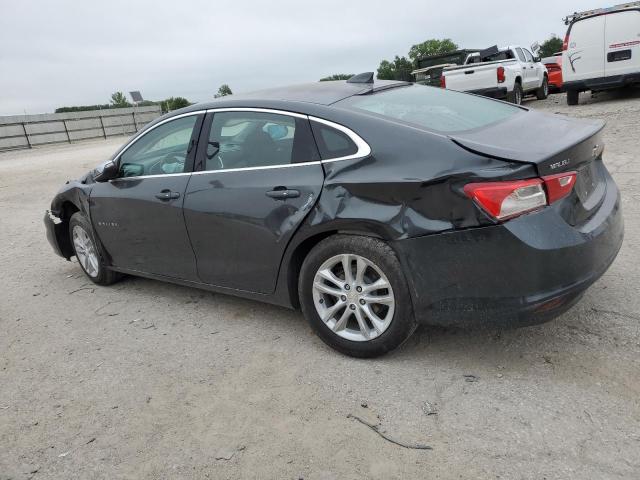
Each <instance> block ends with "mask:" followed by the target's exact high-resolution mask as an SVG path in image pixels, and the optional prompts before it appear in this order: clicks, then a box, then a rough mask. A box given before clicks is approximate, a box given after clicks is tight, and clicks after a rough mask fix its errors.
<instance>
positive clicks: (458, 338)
mask: <svg viewBox="0 0 640 480" xmlns="http://www.w3.org/2000/svg"><path fill="white" fill-rule="evenodd" d="M117 289H118V290H122V291H132V292H135V293H137V294H140V295H142V296H144V297H158V296H161V297H162V298H163V299H164V300H165V301H166V302H168V303H170V304H178V305H184V307H185V308H186V309H185V311H184V313H185V316H184V317H183V318H185V319H186V318H187V317H188V315H189V314H190V312H189V309H190V310H192V313H194V315H195V314H198V315H200V316H201V314H202V311H203V309H204V311H205V312H206V311H209V310H210V312H211V315H212V316H217V320H216V324H215V328H216V329H220V328H221V327H222V328H224V325H225V324H228V326H229V328H230V329H232V328H234V327H235V326H237V325H238V324H239V323H240V322H256V323H260V329H259V330H261V331H262V334H261V335H264V338H270V335H271V334H272V335H273V336H282V334H283V332H286V334H287V335H293V336H295V342H296V343H298V342H307V343H308V345H307V347H305V348H308V349H310V350H313V349H318V352H317V353H318V354H320V355H327V354H328V355H340V354H339V353H337V352H334V351H332V350H331V349H330V348H329V347H328V346H325V345H324V344H322V343H321V342H320V341H319V340H318V339H317V337H316V336H315V335H314V334H313V333H312V331H311V328H310V327H309V326H308V324H307V322H306V320H305V319H304V317H303V315H302V313H301V312H300V311H299V310H291V309H288V308H285V307H280V306H276V305H271V304H265V303H262V302H259V301H255V300H250V299H245V298H240V297H235V296H232V295H227V294H219V293H212V292H209V291H205V290H199V289H196V288H192V287H184V286H181V285H174V284H170V283H164V282H159V281H155V280H149V279H144V278H134V277H126V278H125V279H123V281H122V282H121V283H119V284H118V286H117ZM582 302H583V303H585V305H580V304H578V305H576V306H574V307H573V308H572V309H571V310H569V311H568V312H567V313H565V314H564V315H562V316H560V317H559V318H557V319H555V320H553V321H551V322H547V323H543V324H539V325H534V326H528V327H513V328H511V327H505V326H496V325H492V324H491V323H487V324H483V325H479V326H473V327H465V328H448V327H434V326H427V325H421V326H420V327H419V328H418V329H417V330H416V332H415V333H414V334H413V335H412V336H411V337H410V338H409V340H408V341H407V342H406V343H405V344H404V345H402V346H401V347H400V348H398V349H396V350H395V351H393V352H390V353H389V354H387V355H386V356H384V357H381V358H379V359H377V360H376V361H377V362H382V363H387V362H390V363H396V362H405V361H420V362H428V363H433V362H435V363H440V362H446V363H450V364H452V365H453V364H470V365H471V364H472V365H476V366H477V367H478V368H490V367H492V366H495V365H510V369H512V370H522V369H526V368H529V366H530V359H531V358H532V357H537V358H542V357H543V356H544V355H545V354H547V353H548V352H558V351H565V350H567V349H571V346H570V345H569V343H568V342H571V341H572V339H573V338H575V335H572V333H576V334H577V333H578V332H579V331H580V330H582V331H584V329H582V328H581V324H582V322H583V319H582V318H581V316H583V315H582V314H584V313H586V312H587V311H588V310H589V307H588V303H590V302H588V301H587V299H586V298H585V299H583V300H582ZM266 331H269V333H268V334H265V332H266ZM567 332H569V333H568V334H567ZM519 361H522V364H521V365H519V363H518V362H519Z"/></svg>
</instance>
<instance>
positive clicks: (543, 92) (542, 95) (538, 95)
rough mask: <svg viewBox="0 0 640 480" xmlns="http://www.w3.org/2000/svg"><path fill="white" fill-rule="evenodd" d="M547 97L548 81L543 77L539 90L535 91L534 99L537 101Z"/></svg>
mask: <svg viewBox="0 0 640 480" xmlns="http://www.w3.org/2000/svg"><path fill="white" fill-rule="evenodd" d="M548 96H549V79H548V78H547V76H546V75H545V77H544V80H542V85H540V88H538V89H537V90H536V98H537V99H538V100H544V99H546V98H547V97H548Z"/></svg>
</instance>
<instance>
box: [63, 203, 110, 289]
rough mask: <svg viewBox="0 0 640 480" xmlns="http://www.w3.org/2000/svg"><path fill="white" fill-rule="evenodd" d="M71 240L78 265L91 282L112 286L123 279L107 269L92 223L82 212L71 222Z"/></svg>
mask: <svg viewBox="0 0 640 480" xmlns="http://www.w3.org/2000/svg"><path fill="white" fill-rule="evenodd" d="M69 238H70V239H71V245H73V253H74V254H75V256H76V258H77V259H78V264H79V265H80V268H82V271H83V272H84V274H85V275H86V276H87V277H88V278H89V280H91V281H92V282H93V283H96V284H98V285H111V284H112V283H114V282H117V281H118V280H120V278H122V275H121V274H119V273H118V272H114V271H112V270H109V268H108V267H107V263H106V262H105V261H104V258H103V257H102V255H101V254H100V249H99V248H98V243H97V242H96V237H95V233H94V231H93V228H92V227H91V223H90V222H89V220H88V219H87V217H85V216H84V215H83V214H82V213H80V212H76V213H74V214H73V215H72V217H71V219H70V220H69Z"/></svg>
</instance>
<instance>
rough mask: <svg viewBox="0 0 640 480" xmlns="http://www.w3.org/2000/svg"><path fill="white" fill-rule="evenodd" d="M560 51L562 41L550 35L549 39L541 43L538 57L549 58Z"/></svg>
mask: <svg viewBox="0 0 640 480" xmlns="http://www.w3.org/2000/svg"><path fill="white" fill-rule="evenodd" d="M561 51H562V39H561V38H559V37H558V36H556V35H551V37H550V38H548V39H547V40H545V41H544V42H542V45H540V51H539V52H538V56H539V57H550V56H552V55H553V54H554V53H556V52H561Z"/></svg>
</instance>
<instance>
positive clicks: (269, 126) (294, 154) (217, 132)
mask: <svg viewBox="0 0 640 480" xmlns="http://www.w3.org/2000/svg"><path fill="white" fill-rule="evenodd" d="M313 160H319V156H318V152H317V150H316V148H315V144H314V142H313V137H312V135H311V131H310V128H309V122H308V120H306V119H301V118H298V117H293V116H289V115H284V114H274V113H263V112H253V111H247V112H242V111H240V112H219V113H215V114H214V116H213V121H212V122H211V128H210V130H209V142H208V144H207V151H206V160H205V162H204V169H205V170H228V169H236V168H253V167H272V166H279V165H287V164H291V163H300V162H308V161H313Z"/></svg>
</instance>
